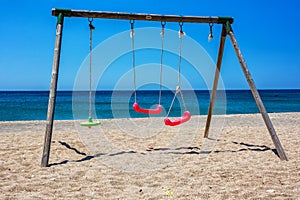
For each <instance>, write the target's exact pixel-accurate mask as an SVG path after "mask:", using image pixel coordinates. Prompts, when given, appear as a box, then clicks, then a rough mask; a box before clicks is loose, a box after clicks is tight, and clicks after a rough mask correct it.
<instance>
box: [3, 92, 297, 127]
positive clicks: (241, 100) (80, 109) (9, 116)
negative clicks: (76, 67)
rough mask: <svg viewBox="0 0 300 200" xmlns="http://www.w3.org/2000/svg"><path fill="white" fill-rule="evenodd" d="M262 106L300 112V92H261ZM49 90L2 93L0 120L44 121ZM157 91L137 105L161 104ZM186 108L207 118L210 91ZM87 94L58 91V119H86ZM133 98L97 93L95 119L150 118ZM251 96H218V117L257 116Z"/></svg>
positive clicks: (189, 97) (178, 107)
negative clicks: (136, 105)
mask: <svg viewBox="0 0 300 200" xmlns="http://www.w3.org/2000/svg"><path fill="white" fill-rule="evenodd" d="M259 93H260V95H261V98H262V100H263V103H264V105H265V107H266V109H267V111H268V112H270V113H272V112H300V90H260V91H259ZM48 95H49V92H48V91H26V92H19V91H17V92H16V91H1V92H0V121H16V120H45V119H46V117H47V106H48ZM158 96H159V92H158V91H138V93H137V102H139V104H140V106H141V107H145V108H150V107H151V106H153V105H155V104H157V103H158ZM173 96H174V93H173V92H172V91H163V93H162V99H161V104H162V106H163V107H164V109H165V112H163V113H162V114H161V115H160V116H165V115H166V113H167V112H168V110H169V107H170V104H171V101H172V99H173ZM183 96H184V102H185V104H186V108H187V109H188V110H189V111H190V112H191V114H192V115H199V114H200V115H206V114H207V110H208V106H209V98H210V94H209V92H208V91H184V92H183ZM88 97H89V96H88V92H77V93H73V92H72V91H59V92H58V93H57V101H56V109H55V119H57V120H67V119H86V118H87V116H88V112H89V111H88V110H89V99H88ZM133 102H134V95H133V93H132V91H128V92H125V91H123V92H112V91H97V92H96V95H95V111H94V117H95V118H99V119H104V118H123V117H148V115H145V114H140V113H135V112H134V111H133V110H132V104H133ZM183 107H184V106H183V103H182V102H181V98H178V99H175V103H174V105H173V107H172V109H171V111H170V116H178V115H181V113H182V112H183V109H184V108H183ZM258 112H259V110H258V108H257V106H256V104H255V101H254V99H253V97H252V94H251V92H250V91H248V90H228V91H226V92H223V93H222V92H221V94H220V95H218V96H217V101H216V104H215V110H214V113H215V114H245V113H258Z"/></svg>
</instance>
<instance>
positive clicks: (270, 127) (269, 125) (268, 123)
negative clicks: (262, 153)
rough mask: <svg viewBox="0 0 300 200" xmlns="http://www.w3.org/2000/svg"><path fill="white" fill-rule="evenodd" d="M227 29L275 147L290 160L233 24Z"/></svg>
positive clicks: (282, 155)
mask: <svg viewBox="0 0 300 200" xmlns="http://www.w3.org/2000/svg"><path fill="white" fill-rule="evenodd" d="M226 29H227V33H228V35H229V36H230V40H231V43H232V45H233V48H234V50H235V53H236V55H237V57H238V60H239V62H240V64H241V67H242V69H243V72H244V75H245V77H246V79H247V82H248V84H249V86H250V89H251V92H252V95H253V97H254V99H255V102H256V104H257V106H258V108H259V111H260V113H261V114H262V117H263V119H264V122H265V124H266V126H267V128H268V131H269V133H270V135H271V138H272V140H273V143H274V145H275V148H276V150H277V152H278V155H279V157H280V159H281V160H288V159H287V157H286V155H285V152H284V149H283V147H282V146H281V143H280V141H279V139H278V137H277V135H276V132H275V129H274V127H273V125H272V122H271V120H270V118H269V115H268V113H267V111H266V109H265V107H264V105H263V102H262V100H261V98H260V95H259V93H258V91H257V89H256V86H255V84H254V81H253V79H252V77H251V74H250V72H249V70H248V67H247V65H246V62H245V60H244V58H243V55H242V52H241V50H240V48H239V46H238V43H237V41H236V38H235V36H234V34H233V31H232V28H231V25H230V24H229V23H227V26H226Z"/></svg>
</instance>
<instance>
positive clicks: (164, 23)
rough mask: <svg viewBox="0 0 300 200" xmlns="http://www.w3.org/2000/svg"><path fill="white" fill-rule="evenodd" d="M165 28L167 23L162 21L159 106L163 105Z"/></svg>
mask: <svg viewBox="0 0 300 200" xmlns="http://www.w3.org/2000/svg"><path fill="white" fill-rule="evenodd" d="M165 26H166V22H165V21H161V54H160V77H159V97H158V105H160V103H161V95H162V94H161V93H162V68H163V66H162V63H163V55H164V41H165Z"/></svg>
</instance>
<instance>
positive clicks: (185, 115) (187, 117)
mask: <svg viewBox="0 0 300 200" xmlns="http://www.w3.org/2000/svg"><path fill="white" fill-rule="evenodd" d="M190 119H191V114H190V112H189V111H185V112H184V113H183V115H182V117H179V118H177V119H175V120H170V119H169V118H165V120H164V121H165V125H167V126H177V125H179V124H183V123H184V122H187V121H189V120H190Z"/></svg>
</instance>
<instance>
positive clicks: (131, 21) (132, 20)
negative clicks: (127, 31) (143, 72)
mask: <svg viewBox="0 0 300 200" xmlns="http://www.w3.org/2000/svg"><path fill="white" fill-rule="evenodd" d="M129 23H130V25H131V29H133V25H134V19H131V20H129Z"/></svg>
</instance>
